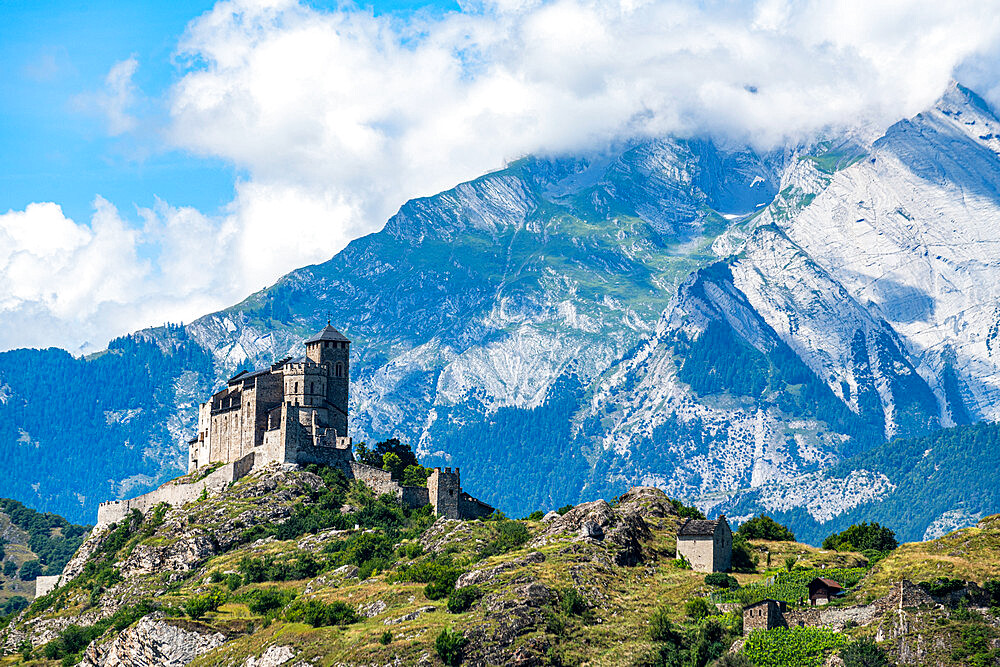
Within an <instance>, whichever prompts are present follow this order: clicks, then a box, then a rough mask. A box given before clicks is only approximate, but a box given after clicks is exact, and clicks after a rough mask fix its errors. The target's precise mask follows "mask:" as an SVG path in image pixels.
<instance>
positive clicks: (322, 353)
mask: <svg viewBox="0 0 1000 667" xmlns="http://www.w3.org/2000/svg"><path fill="white" fill-rule="evenodd" d="M306 358H307V359H308V360H309V361H311V362H313V363H314V364H317V365H319V366H324V365H325V366H326V368H327V369H328V375H327V377H326V382H325V385H326V392H325V394H324V392H323V391H322V385H320V387H321V388H320V391H319V394H320V395H322V396H323V398H324V399H325V400H326V403H327V406H328V410H329V414H328V416H327V421H328V423H329V424H330V426H331V427H332V428H334V429H335V430H336V431H337V433H339V434H341V435H347V400H348V389H349V387H350V383H351V341H349V340H347V338H345V337H344V335H343V334H342V333H340V332H339V331H337V330H336V329H334V328H333V327H332V326H331V325H330V324H329V323H327V325H326V327H325V328H324V329H323V330H322V331H320V332H319V333H318V334H316V335H315V336H313V337H312V338H310V339H309V340H307V341H306ZM302 386H303V389H304V388H305V382H304V381H303V385H302Z"/></svg>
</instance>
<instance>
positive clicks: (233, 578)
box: [226, 572, 243, 591]
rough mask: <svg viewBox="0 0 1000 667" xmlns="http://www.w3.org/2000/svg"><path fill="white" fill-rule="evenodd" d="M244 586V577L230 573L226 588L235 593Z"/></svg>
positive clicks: (227, 576) (227, 577)
mask: <svg viewBox="0 0 1000 667" xmlns="http://www.w3.org/2000/svg"><path fill="white" fill-rule="evenodd" d="M242 585H243V577H241V576H240V575H238V574H236V573H235V572H230V573H229V574H227V575H226V588H228V589H229V590H231V591H235V590H236V589H237V588H239V587H240V586H242Z"/></svg>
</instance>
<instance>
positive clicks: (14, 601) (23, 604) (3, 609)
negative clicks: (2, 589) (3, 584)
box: [0, 595, 31, 616]
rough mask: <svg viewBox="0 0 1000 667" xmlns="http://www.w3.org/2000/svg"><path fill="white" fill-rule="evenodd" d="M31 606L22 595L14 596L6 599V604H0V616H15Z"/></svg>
mask: <svg viewBox="0 0 1000 667" xmlns="http://www.w3.org/2000/svg"><path fill="white" fill-rule="evenodd" d="M29 604H31V603H30V602H28V598H26V597H24V596H23V595H15V596H13V597H11V598H8V599H7V601H6V602H4V603H3V604H0V616H9V615H10V614H16V613H17V612H19V611H21V610H22V609H25V608H27V606H28V605H29Z"/></svg>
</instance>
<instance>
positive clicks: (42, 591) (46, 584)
mask: <svg viewBox="0 0 1000 667" xmlns="http://www.w3.org/2000/svg"><path fill="white" fill-rule="evenodd" d="M60 583H62V575H61V574H54V575H52V576H47V577H36V578H35V598H40V597H42V596H43V595H46V594H48V593H51V592H52V591H53V590H55V588H56V586H58V585H59V584H60Z"/></svg>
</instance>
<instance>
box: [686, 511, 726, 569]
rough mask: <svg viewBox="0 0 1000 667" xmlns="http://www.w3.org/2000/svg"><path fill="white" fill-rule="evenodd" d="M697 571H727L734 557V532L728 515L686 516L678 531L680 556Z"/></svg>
mask: <svg viewBox="0 0 1000 667" xmlns="http://www.w3.org/2000/svg"><path fill="white" fill-rule="evenodd" d="M682 556H683V557H684V558H686V559H687V560H688V562H689V563H691V568H692V569H694V570H697V571H698V572H725V571H727V570H728V569H729V566H730V564H731V563H732V558H733V531H732V530H731V529H730V528H729V522H728V521H726V517H725V516H723V515H719V518H718V519H709V520H706V519H686V520H685V521H684V523H682V524H681V526H680V528H679V529H678V530H677V558H680V557H682Z"/></svg>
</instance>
